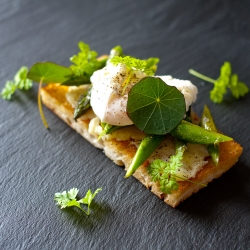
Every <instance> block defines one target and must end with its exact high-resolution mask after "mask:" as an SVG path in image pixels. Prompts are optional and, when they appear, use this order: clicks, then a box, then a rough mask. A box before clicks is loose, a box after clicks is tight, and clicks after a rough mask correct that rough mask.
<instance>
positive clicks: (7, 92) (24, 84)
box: [1, 66, 32, 100]
mask: <svg viewBox="0 0 250 250" xmlns="http://www.w3.org/2000/svg"><path fill="white" fill-rule="evenodd" d="M27 72H28V68H27V67H25V66H22V67H21V68H20V69H19V70H18V71H17V73H16V74H15V76H14V79H13V80H12V81H7V82H6V84H5V87H4V88H3V89H2V92H1V96H2V98H3V99H5V100H10V99H11V97H12V95H13V94H14V93H15V91H16V90H18V89H19V90H28V89H30V88H31V87H32V81H31V80H30V79H27Z"/></svg>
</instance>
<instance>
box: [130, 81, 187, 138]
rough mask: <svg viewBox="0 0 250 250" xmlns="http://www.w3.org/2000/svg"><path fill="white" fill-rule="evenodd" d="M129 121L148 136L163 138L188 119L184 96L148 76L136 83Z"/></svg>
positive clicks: (131, 95)
mask: <svg viewBox="0 0 250 250" xmlns="http://www.w3.org/2000/svg"><path fill="white" fill-rule="evenodd" d="M127 113H128V116H129V118H130V119H131V120H132V122H133V123H134V124H135V126H136V127H137V128H139V129H140V130H142V131H144V132H145V133H147V134H155V135H163V134H166V133H168V132H170V131H172V130H173V129H174V128H175V127H176V126H177V125H178V124H179V123H180V121H181V120H182V119H183V118H184V116H185V113H186V105H185V99H184V96H183V94H182V93H181V92H180V91H179V90H178V89H177V88H176V87H173V86H169V85H167V84H166V83H165V82H164V81H163V80H161V79H160V78H156V77H145V78H143V79H141V80H140V81H139V82H138V83H137V84H135V85H134V86H133V87H132V88H131V90H130V92H129V94H128V103H127Z"/></svg>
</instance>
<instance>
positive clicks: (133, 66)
mask: <svg viewBox="0 0 250 250" xmlns="http://www.w3.org/2000/svg"><path fill="white" fill-rule="evenodd" d="M110 62H111V63H113V64H114V65H118V64H119V63H121V64H124V65H126V67H127V69H128V70H140V71H143V72H144V73H145V74H147V75H149V76H153V75H154V73H155V71H154V70H152V69H151V67H152V65H150V64H148V62H147V60H140V59H137V58H134V57H131V56H125V57H121V56H114V57H113V58H112V59H111V60H110ZM158 62H159V59H158V61H156V64H157V63H158Z"/></svg>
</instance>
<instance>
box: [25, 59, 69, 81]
mask: <svg viewBox="0 0 250 250" xmlns="http://www.w3.org/2000/svg"><path fill="white" fill-rule="evenodd" d="M72 75H73V71H72V69H70V68H67V67H64V66H62V65H59V64H56V63H53V62H38V63H35V64H34V65H33V66H32V67H31V68H30V70H29V72H28V74H27V77H28V78H29V79H31V80H33V81H34V82H40V81H41V80H42V82H43V83H62V82H65V81H67V80H68V79H69V78H71V77H72Z"/></svg>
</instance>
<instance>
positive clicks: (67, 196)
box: [54, 188, 102, 215]
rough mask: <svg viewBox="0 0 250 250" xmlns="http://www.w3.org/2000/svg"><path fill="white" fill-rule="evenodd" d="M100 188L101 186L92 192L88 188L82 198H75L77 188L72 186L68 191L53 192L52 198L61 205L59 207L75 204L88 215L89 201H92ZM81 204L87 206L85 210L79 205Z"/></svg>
mask: <svg viewBox="0 0 250 250" xmlns="http://www.w3.org/2000/svg"><path fill="white" fill-rule="evenodd" d="M101 190H102V189H101V188H98V189H97V190H96V191H95V192H94V193H92V192H91V190H90V189H89V190H88V192H87V193H86V195H85V197H84V198H82V199H80V200H76V196H77V194H78V191H79V190H78V189H77V188H72V189H70V190H69V191H63V192H62V193H55V197H54V200H55V201H56V203H57V205H59V206H61V209H63V208H66V207H72V206H75V207H78V208H79V209H80V210H82V211H83V212H84V213H85V214H87V215H90V205H91V202H92V201H93V199H94V198H95V196H96V195H97V193H98V192H99V191H101ZM81 204H85V205H87V206H88V208H87V211H86V210H85V209H83V208H82V207H81Z"/></svg>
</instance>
